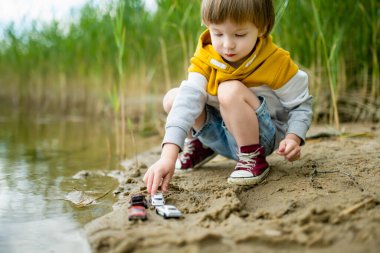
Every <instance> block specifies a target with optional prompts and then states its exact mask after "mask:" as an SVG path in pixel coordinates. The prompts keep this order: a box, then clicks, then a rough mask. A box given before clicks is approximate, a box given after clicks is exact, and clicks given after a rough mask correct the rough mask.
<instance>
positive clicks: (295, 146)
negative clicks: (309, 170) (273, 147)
mask: <svg viewBox="0 0 380 253" xmlns="http://www.w3.org/2000/svg"><path fill="white" fill-rule="evenodd" d="M300 144H301V139H300V138H299V137H298V136H297V135H295V134H287V135H286V137H285V139H283V140H282V141H281V142H280V146H279V147H278V150H277V152H276V153H277V154H278V155H281V156H283V157H285V159H286V160H288V161H289V162H293V161H295V160H298V159H300V157H301V147H300Z"/></svg>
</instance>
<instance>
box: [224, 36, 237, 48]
mask: <svg viewBox="0 0 380 253" xmlns="http://www.w3.org/2000/svg"><path fill="white" fill-rule="evenodd" d="M223 47H224V48H225V49H234V48H235V43H234V41H233V40H231V39H228V38H226V39H225V40H224V41H223Z"/></svg>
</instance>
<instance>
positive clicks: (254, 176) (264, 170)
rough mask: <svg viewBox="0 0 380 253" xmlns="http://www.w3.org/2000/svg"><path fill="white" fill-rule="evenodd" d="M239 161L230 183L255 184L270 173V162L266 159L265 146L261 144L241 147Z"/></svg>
mask: <svg viewBox="0 0 380 253" xmlns="http://www.w3.org/2000/svg"><path fill="white" fill-rule="evenodd" d="M238 157H239V161H238V163H237V164H236V167H235V171H234V172H232V173H231V175H230V177H229V178H228V183H230V184H236V185H254V184H258V183H260V182H261V181H263V180H264V178H265V177H266V176H267V175H268V173H269V164H268V162H267V161H266V159H265V148H264V147H263V146H261V145H259V144H255V145H249V146H243V147H240V152H239V154H238Z"/></svg>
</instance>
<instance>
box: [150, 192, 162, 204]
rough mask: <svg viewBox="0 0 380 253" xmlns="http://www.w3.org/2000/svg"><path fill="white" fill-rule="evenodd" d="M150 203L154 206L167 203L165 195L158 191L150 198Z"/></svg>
mask: <svg viewBox="0 0 380 253" xmlns="http://www.w3.org/2000/svg"><path fill="white" fill-rule="evenodd" d="M150 203H151V204H152V205H153V206H163V205H165V199H164V196H163V195H162V193H157V194H155V195H153V196H152V197H151V198H150Z"/></svg>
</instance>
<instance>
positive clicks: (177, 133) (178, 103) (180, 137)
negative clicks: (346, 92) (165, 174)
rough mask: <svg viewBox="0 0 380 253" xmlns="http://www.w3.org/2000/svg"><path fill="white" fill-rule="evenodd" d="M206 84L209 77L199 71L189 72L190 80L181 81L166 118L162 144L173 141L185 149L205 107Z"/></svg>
mask: <svg viewBox="0 0 380 253" xmlns="http://www.w3.org/2000/svg"><path fill="white" fill-rule="evenodd" d="M206 84H207V79H206V78H205V77H204V76H203V75H201V74H199V73H189V77H188V80H186V81H183V82H182V83H181V86H180V87H179V90H178V93H177V95H176V97H175V100H174V103H173V105H172V109H171V111H170V113H169V115H168V117H167V120H166V125H165V136H164V139H163V141H162V144H165V143H173V144H176V145H177V146H179V147H180V148H181V150H182V149H183V144H184V141H185V138H186V137H187V135H188V133H189V131H190V129H191V127H192V126H193V125H194V123H195V120H196V118H197V117H198V116H199V115H200V114H201V112H202V111H203V110H204V108H205V105H206V100H207V94H206V89H205V86H206Z"/></svg>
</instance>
